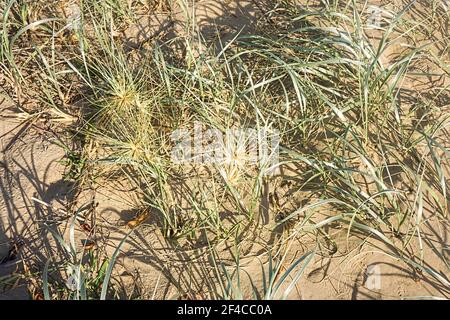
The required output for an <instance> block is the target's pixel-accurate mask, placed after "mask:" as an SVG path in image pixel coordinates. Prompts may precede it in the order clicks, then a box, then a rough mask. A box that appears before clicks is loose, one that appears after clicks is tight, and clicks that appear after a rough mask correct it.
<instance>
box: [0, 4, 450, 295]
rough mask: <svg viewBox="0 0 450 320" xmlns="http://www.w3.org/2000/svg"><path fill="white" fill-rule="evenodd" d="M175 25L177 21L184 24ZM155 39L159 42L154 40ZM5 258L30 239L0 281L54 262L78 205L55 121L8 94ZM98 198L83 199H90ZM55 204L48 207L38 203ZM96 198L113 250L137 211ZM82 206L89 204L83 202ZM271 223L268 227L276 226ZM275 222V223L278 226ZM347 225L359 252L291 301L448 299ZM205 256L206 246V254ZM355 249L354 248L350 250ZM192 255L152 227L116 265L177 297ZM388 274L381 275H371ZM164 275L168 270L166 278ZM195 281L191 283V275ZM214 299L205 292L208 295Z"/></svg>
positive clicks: (19, 290)
mask: <svg viewBox="0 0 450 320" xmlns="http://www.w3.org/2000/svg"><path fill="white" fill-rule="evenodd" d="M202 3H203V5H201V6H199V7H198V9H197V11H196V17H197V19H198V21H199V22H200V25H201V26H204V28H205V34H206V35H207V34H208V32H209V31H210V29H209V28H210V26H211V22H214V23H216V24H217V25H219V26H220V28H221V30H222V32H223V33H224V34H225V35H226V34H231V32H230V31H231V30H234V31H236V30H240V29H242V28H245V27H247V28H249V27H250V22H251V20H252V19H255V16H258V10H259V8H258V7H257V6H255V5H254V4H253V2H252V1H239V3H238V5H236V2H235V1H225V2H223V3H221V4H218V2H217V1H203V2H202ZM175 25H176V23H175ZM176 30H177V29H176V27H175V28H174V27H173V24H172V23H171V22H170V21H169V20H167V17H166V16H165V15H154V16H152V17H143V18H142V20H141V21H140V22H139V23H138V24H136V25H135V26H134V27H132V28H130V29H129V30H127V31H126V32H125V36H126V37H127V39H128V40H129V42H128V43H129V45H130V47H134V46H135V45H136V43H138V42H140V41H142V40H145V39H147V38H148V37H149V35H153V34H155V35H156V34H159V33H161V32H167V33H170V32H176ZM150 37H151V36H150ZM0 114H1V118H0V148H1V151H2V152H1V158H0V190H1V195H2V197H1V198H0V257H1V256H5V255H6V254H7V253H8V248H9V243H10V241H11V240H13V239H15V240H17V239H19V238H20V239H23V241H24V243H25V244H24V245H23V248H22V249H21V251H20V254H19V256H18V258H17V259H16V260H14V261H10V262H7V263H6V264H1V265H0V277H4V276H8V275H11V274H14V273H15V272H22V271H23V266H22V263H21V261H26V260H27V259H32V260H33V263H34V264H36V265H42V264H44V263H45V261H46V259H47V257H48V256H50V255H51V254H52V253H54V250H57V249H55V248H54V246H53V245H52V244H51V243H52V241H51V237H50V236H49V234H48V232H46V231H45V228H44V227H43V224H44V223H45V221H50V220H52V219H54V217H55V216H56V217H58V216H59V215H60V214H61V213H60V212H59V211H58V208H64V207H66V204H67V202H68V201H69V200H71V196H72V195H71V192H70V190H71V186H70V185H69V184H68V183H66V182H64V181H63V179H62V173H63V165H62V164H60V163H59V161H60V160H61V159H62V158H63V156H64V152H63V150H61V148H60V147H58V146H57V145H55V144H54V143H53V138H52V135H51V134H49V131H48V130H47V129H48V128H49V124H48V123H45V122H42V121H39V122H32V121H28V122H21V121H20V119H19V118H18V116H17V110H16V108H15V107H14V105H12V104H11V103H10V102H9V101H8V100H6V99H2V98H1V97H0ZM90 196H91V195H90V194H89V193H86V194H83V195H82V197H85V198H89V197H90ZM33 198H34V199H38V200H41V201H43V202H45V203H48V204H50V205H51V206H52V208H51V209H49V208H45V206H43V205H42V204H40V203H39V202H36V201H35V200H34V199H33ZM95 201H97V202H98V203H99V206H98V207H97V214H98V218H100V221H103V223H104V225H105V226H106V225H110V226H114V229H112V230H113V231H111V232H110V233H109V236H108V239H107V240H105V246H106V248H107V249H108V251H110V252H111V251H112V248H113V247H114V244H116V243H117V242H118V241H120V239H121V238H122V236H123V234H124V233H125V232H126V230H125V229H124V228H123V227H121V226H123V225H124V224H125V223H126V221H127V220H129V219H130V217H131V216H132V212H133V210H132V209H133V199H128V198H127V195H126V193H123V192H122V193H121V192H117V193H111V192H106V191H102V190H101V189H99V190H97V192H96V194H95ZM79 202H80V203H81V202H82V200H79ZM425 214H426V215H429V217H430V219H431V220H430V224H429V226H428V231H429V235H430V239H431V240H430V242H429V243H428V242H427V243H425V249H424V252H425V256H424V261H425V263H426V264H428V265H430V266H433V268H434V269H435V270H437V271H439V272H440V273H441V274H442V275H443V276H449V272H448V268H447V266H446V265H445V264H444V263H443V261H441V260H440V259H439V258H438V256H437V255H436V253H435V249H434V247H442V246H447V245H448V236H449V230H445V229H442V228H440V227H439V228H438V227H436V226H438V224H436V223H435V221H433V219H432V212H427V213H425ZM270 223H271V222H268V227H270ZM272 223H273V222H272ZM346 231H347V230H346V229H337V230H334V231H333V233H334V234H335V241H337V242H339V246H338V247H339V248H346V249H347V246H348V248H349V250H350V252H351V253H350V254H345V255H344V252H342V253H341V252H337V253H336V254H334V255H332V256H329V257H326V256H324V257H315V259H314V263H312V264H311V265H310V266H309V268H308V270H307V273H306V276H305V277H304V278H303V279H302V280H301V281H300V282H299V284H298V285H297V290H296V292H294V293H293V294H292V295H291V297H290V298H292V299H395V298H408V297H418V296H438V297H449V296H450V291H449V290H450V288H445V287H442V286H441V285H439V284H438V283H437V282H436V281H434V280H433V279H431V278H430V277H429V276H427V275H425V274H422V273H419V272H418V271H416V270H411V268H410V267H408V266H407V265H406V264H405V263H403V262H401V261H398V260H396V259H393V258H391V257H389V256H387V255H386V254H385V253H383V252H384V251H386V250H388V249H386V247H385V245H384V244H383V243H381V242H378V241H376V240H370V241H367V242H365V241H363V240H362V238H360V237H356V236H355V237H354V239H353V238H352V239H353V240H351V241H350V242H349V243H346ZM304 247H305V244H304V243H298V245H297V247H295V246H294V248H293V250H292V252H293V253H292V256H293V257H294V256H295V255H296V254H298V253H302V252H304ZM260 249H261V248H260V247H259V248H258V246H254V245H250V244H249V250H248V251H249V254H248V256H247V257H245V258H244V261H243V265H244V266H245V270H247V271H248V272H249V273H251V274H255V273H260V272H259V270H260V265H259V262H258V260H257V259H256V256H257V255H258V253H259V251H260ZM201 251H202V250H201V249H199V250H198V252H201ZM347 253H348V251H347ZM189 263H190V258H188V256H187V255H186V254H183V253H181V252H180V251H179V250H176V249H174V248H171V247H170V246H169V245H168V243H166V242H165V241H164V240H163V237H162V236H161V234H160V232H159V230H157V228H154V227H152V226H151V225H150V226H148V227H144V228H142V229H139V231H137V232H136V234H135V235H134V236H133V237H132V238H130V240H129V241H128V242H127V244H126V245H125V246H124V248H123V254H121V255H120V257H119V259H118V263H117V268H116V274H117V275H120V277H118V278H116V279H120V280H118V281H121V282H122V286H123V287H124V296H134V295H137V294H139V292H144V293H145V294H146V295H147V297H152V296H154V297H156V298H162V297H173V296H174V295H175V294H176V290H175V288H174V287H173V286H172V285H171V284H170V281H168V280H167V277H168V276H169V279H170V278H174V279H177V280H181V281H185V283H187V282H188V281H190V280H189V279H185V278H184V277H185V269H186V268H189V266H190V264H189ZM210 272H211V270H197V273H198V274H199V275H200V278H202V279H203V280H199V279H197V280H195V281H193V282H192V283H191V285H192V286H196V287H197V288H198V289H199V290H200V291H202V290H203V291H204V292H205V293H206V292H207V291H208V288H209V286H210V281H208V278H210V276H211V273H210ZM374 273H378V274H380V277H379V278H376V280H374V278H372V276H371V275H372V274H374ZM161 274H164V276H163V277H161ZM191 281H192V279H191ZM205 295H206V294H205ZM17 298H29V294H28V293H27V290H26V288H25V285H24V282H22V281H17V283H9V284H8V285H7V286H4V287H3V288H2V287H1V286H0V299H17Z"/></svg>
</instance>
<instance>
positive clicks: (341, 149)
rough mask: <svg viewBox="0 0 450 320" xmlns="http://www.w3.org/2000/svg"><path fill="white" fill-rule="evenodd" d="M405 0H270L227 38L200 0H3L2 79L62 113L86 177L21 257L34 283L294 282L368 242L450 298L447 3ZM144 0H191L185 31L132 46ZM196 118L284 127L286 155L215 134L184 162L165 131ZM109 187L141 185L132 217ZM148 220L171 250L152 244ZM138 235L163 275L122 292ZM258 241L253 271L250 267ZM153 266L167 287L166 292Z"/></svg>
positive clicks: (103, 288)
mask: <svg viewBox="0 0 450 320" xmlns="http://www.w3.org/2000/svg"><path fill="white" fill-rule="evenodd" d="M66 2H67V3H66ZM401 2H402V1H398V2H395V3H397V4H401V6H400V5H399V6H397V7H394V5H393V7H392V8H391V9H389V10H387V9H386V11H384V12H382V15H381V16H380V19H379V24H378V25H377V26H375V27H373V26H371V27H368V26H367V21H368V19H371V17H369V16H368V14H367V12H368V11H367V8H368V6H369V3H367V2H363V1H362V2H356V1H352V0H343V1H318V2H317V4H309V5H307V4H306V3H304V2H303V1H281V0H279V1H272V2H271V4H270V5H269V4H266V3H263V4H261V5H264V6H265V9H266V10H264V12H263V13H262V14H260V16H258V19H256V18H255V21H254V23H253V25H252V26H251V28H250V27H249V28H246V29H242V30H236V31H235V32H234V33H232V34H231V33H229V34H228V36H227V37H225V36H224V35H223V33H222V32H221V31H220V30H219V29H218V28H215V32H214V36H206V35H205V31H204V29H202V28H201V27H200V26H199V24H198V20H197V19H196V16H195V15H194V14H193V12H194V11H193V10H192V6H195V5H197V4H195V3H191V2H188V1H182V0H180V1H159V2H158V1H112V0H111V1H76V2H73V3H72V7H71V8H72V9H70V10H71V12H68V10H69V9H68V8H70V6H69V1H57V2H55V4H53V3H51V1H26V0H0V8H2V11H3V12H2V17H1V20H0V22H1V31H0V32H1V39H2V40H1V47H0V70H1V72H0V77H1V78H0V81H1V82H2V86H3V89H2V93H1V94H4V95H6V96H8V97H10V98H11V100H12V101H14V102H15V105H16V106H17V110H18V113H19V112H20V116H21V117H22V118H23V119H24V120H23V121H27V122H30V123H36V122H39V121H43V120H45V121H47V122H48V123H50V124H51V132H52V134H53V135H52V141H54V143H56V144H57V145H58V146H60V147H61V148H62V149H63V150H64V152H65V154H66V156H65V158H64V159H63V163H64V164H65V166H66V172H65V173H64V177H65V179H66V180H69V181H70V182H72V183H73V186H74V187H73V189H74V194H75V199H72V200H71V201H70V203H67V204H66V208H65V210H66V211H65V213H66V214H65V215H64V219H61V220H58V221H53V220H52V221H46V222H45V223H44V224H41V225H40V226H39V228H40V230H43V231H42V232H43V234H46V232H50V233H51V234H52V235H53V239H55V240H56V241H53V240H49V243H52V244H51V245H52V246H56V247H58V248H60V249H61V250H59V251H55V252H57V253H53V254H52V256H48V257H47V258H48V261H45V262H44V261H40V262H38V263H36V264H35V263H33V266H32V267H30V266H29V267H28V269H27V270H30V268H31V269H33V272H29V273H28V276H26V277H23V279H24V280H25V281H28V283H29V286H32V287H33V288H34V289H31V291H33V290H37V291H39V290H40V289H38V288H42V295H43V297H44V298H45V299H68V298H75V299H98V298H102V299H105V298H107V297H109V298H130V297H132V298H160V299H161V298H163V299H168V298H187V299H197V298H222V299H242V298H244V299H286V298H289V297H292V296H295V290H294V289H296V288H297V289H298V286H300V282H299V281H300V279H301V277H302V276H305V275H304V272H305V270H306V268H308V267H310V265H311V264H312V261H318V260H320V259H322V258H328V257H333V256H334V255H336V254H337V252H339V254H340V255H341V256H344V257H345V256H347V255H348V256H349V257H350V253H351V252H352V250H353V249H351V247H352V246H351V245H350V243H355V242H356V243H357V244H356V245H353V247H352V248H360V246H362V245H364V244H365V243H367V242H372V241H375V243H376V244H375V246H376V247H377V248H378V249H377V252H381V254H383V255H384V256H386V257H388V258H390V259H392V261H393V262H395V263H400V264H402V266H403V267H404V268H408V269H410V270H412V271H413V272H419V273H421V274H423V275H424V276H425V277H427V279H431V280H430V281H432V282H433V283H435V285H436V286H437V288H438V291H439V292H440V296H439V297H448V295H449V294H450V280H449V279H448V275H449V267H450V266H449V261H448V250H449V249H448V243H446V240H445V239H447V238H446V236H440V235H441V234H448V226H449V219H448V218H449V216H448V199H449V192H448V186H447V182H448V177H449V175H448V168H449V167H448V157H449V155H450V153H449V145H448V136H449V135H448V128H447V127H448V124H449V115H450V114H449V112H448V111H449V107H450V105H449V101H450V100H449V94H450V89H449V85H450V81H449V80H450V76H449V70H450V69H449V61H450V59H449V38H448V23H449V11H448V8H446V7H445V5H443V4H442V3H441V1H437V0H435V1H433V5H432V6H426V7H423V6H422V5H421V3H420V1H411V2H409V3H401ZM418 8H420V10H419V9H418ZM70 10H69V11H70ZM74 10H75V12H74ZM77 10H78V11H77ZM149 10H151V12H153V10H157V12H162V14H164V15H165V16H167V19H169V20H173V21H175V20H177V17H178V16H179V15H181V16H183V18H182V19H181V22H180V21H177V23H174V24H171V25H175V27H174V28H176V27H177V28H178V29H175V30H176V32H174V34H176V35H173V36H171V35H167V34H166V33H165V32H162V33H156V34H155V35H148V37H147V38H146V39H145V40H143V41H142V42H141V43H139V44H138V45H137V46H136V45H134V46H130V45H129V41H128V40H127V38H126V36H125V35H126V32H125V30H127V29H128V28H129V27H130V26H131V25H133V24H135V23H136V21H138V19H139V14H140V13H144V12H149ZM416 10H419V11H420V12H422V15H421V16H420V17H421V19H420V20H419V19H417V18H412V14H414V13H415V12H416ZM177 15H178V16H177ZM230 34H231V36H230ZM199 128H200V129H201V130H203V131H205V130H208V129H214V130H216V131H215V132H220V133H222V134H224V135H226V134H227V132H229V131H230V130H233V129H236V128H237V129H249V128H250V129H251V130H253V131H251V132H253V133H254V134H255V135H254V136H252V137H250V136H248V137H246V138H245V139H251V138H254V139H256V140H255V141H256V142H257V146H258V148H257V149H256V150H254V151H255V154H256V155H257V156H260V155H261V153H262V152H264V151H263V150H262V149H261V145H262V144H263V143H264V141H263V139H264V138H262V137H267V135H268V136H269V137H274V136H277V137H278V138H279V144H276V145H272V146H271V147H270V148H269V153H271V152H272V153H274V152H276V151H277V152H279V161H278V162H276V163H274V162H270V161H257V162H251V161H249V159H248V150H246V149H245V148H244V149H240V147H239V143H237V144H234V145H232V146H231V147H230V146H229V145H226V144H225V145H224V144H219V145H215V148H216V149H215V150H216V151H217V150H219V151H221V152H223V154H224V157H223V158H221V160H220V161H218V162H212V163H206V164H205V163H202V161H198V160H199V159H200V160H201V159H208V158H207V157H208V156H209V154H208V153H207V152H205V153H196V150H197V149H195V150H194V155H193V156H194V157H193V159H194V160H193V161H190V162H188V163H175V162H174V161H173V150H174V148H175V147H176V143H177V141H176V139H174V138H173V137H174V136H173V133H174V132H176V131H177V130H178V131H180V130H184V131H183V132H187V134H188V135H191V134H193V133H194V132H195V131H196V130H198V129H199ZM208 138H210V139H212V140H213V141H214V137H208ZM245 139H244V140H245ZM210 142H211V141H208V143H210ZM244 142H248V141H247V140H245V141H244ZM217 148H218V149H217ZM202 150H203V149H202ZM259 159H261V158H259ZM203 162H204V161H203ZM99 194H113V195H115V197H116V198H118V199H121V200H123V202H125V201H127V199H131V200H130V202H132V205H131V206H130V210H131V211H130V212H129V213H128V218H126V219H125V220H126V221H128V222H127V223H122V224H120V223H119V224H115V223H113V222H111V221H110V219H111V218H109V217H108V212H107V211H106V212H103V213H100V212H98V210H97V206H102V205H106V203H101V201H100V200H97V198H96V196H97V195H99ZM86 197H90V198H91V199H92V201H91V202H89V205H88V206H80V205H79V203H80V201H83V200H82V199H85V198H86ZM38 200H39V199H38ZM106 201H107V200H106ZM38 205H39V206H41V207H44V208H45V210H49V208H50V207H51V206H50V205H49V204H46V203H45V202H44V201H40V202H39V204H38ZM108 205H109V204H108ZM127 205H128V204H127ZM45 230H47V231H45ZM435 230H439V231H435ZM133 231H135V232H133ZM145 234H152V235H153V237H156V238H157V239H158V241H161V242H162V243H165V245H164V247H165V250H167V251H166V252H165V253H164V254H162V253H161V252H157V251H154V250H153V249H148V247H147V246H148V244H147V240H146V239H145V236H144V235H145ZM337 234H340V235H342V234H344V238H345V241H344V242H341V243H339V244H337V242H336V239H335V237H337ZM80 237H81V238H80ZM85 238H86V239H85ZM50 239H51V238H50ZM122 239H123V240H122ZM439 239H440V240H439ZM80 240H82V243H81V247H80V244H79V241H80ZM247 243H250V244H251V245H257V246H258V248H260V249H258V254H255V251H254V250H251V249H249V247H248V246H247V245H246V244H247ZM127 246H128V247H127ZM111 247H113V248H116V249H115V250H114V251H113V252H112V251H111ZM125 247H127V248H128V249H124V248H125ZM144 247H147V249H144ZM230 248H231V249H230ZM426 248H427V249H426ZM430 248H431V249H430ZM127 250H131V251H132V252H133V255H139V252H144V251H145V252H146V254H148V252H150V253H151V254H154V255H155V256H154V257H153V258H152V259H153V260H154V261H155V262H152V265H153V266H154V267H155V268H156V269H157V270H159V271H160V273H161V276H160V277H159V278H158V281H157V282H156V283H154V284H153V285H155V287H154V290H153V291H151V292H143V291H142V290H140V291H137V293H136V292H133V293H132V294H129V293H126V294H125V296H124V294H123V292H122V291H123V290H125V289H123V288H120V287H121V285H120V284H121V283H122V282H121V280H120V277H121V276H120V275H119V274H115V273H114V269H113V267H114V265H115V263H116V260H117V259H118V257H119V256H120V255H121V252H123V253H124V254H126V252H127ZM261 252H262V253H261ZM429 254H433V255H435V256H436V257H437V260H438V261H439V263H442V264H443V265H445V266H446V269H445V270H443V269H442V268H441V267H437V266H434V265H432V264H430V263H428V261H427V259H426V258H425V256H427V255H429ZM176 256H180V257H182V259H181V260H182V262H180V263H183V264H182V265H183V266H184V267H183V268H182V269H183V270H182V271H181V272H180V273H176V272H174V271H173V270H177V269H176V267H173V268H174V269H173V270H170V268H171V267H172V266H173V265H172V262H174V261H175V259H172V258H173V257H176ZM256 256H257V258H254V259H255V261H258V264H257V267H256V268H255V270H257V271H256V272H248V271H246V270H245V268H242V265H241V260H242V258H244V257H250V258H251V257H256ZM288 257H289V259H288ZM171 259H172V260H171ZM153 260H152V261H153ZM289 260H290V261H289ZM176 261H178V260H176ZM227 261H228V262H227ZM169 262H170V263H169ZM167 263H169V265H167ZM174 263H175V262H174ZM31 274H32V275H33V276H31ZM30 277H31V278H33V280H32V281H31V280H30ZM70 277H71V278H70ZM161 277H162V278H163V279H165V281H167V282H168V283H169V286H170V287H172V288H174V290H175V291H176V292H175V293H173V292H172V294H167V291H166V294H165V295H161V294H160V292H159V291H158V285H159V284H160V281H161ZM68 278H70V279H73V280H74V283H75V286H71V285H67V282H65V281H67V279H68ZM202 278H203V279H202ZM205 278H207V279H206V280H205ZM200 279H202V281H203V282H204V284H200V282H201V281H200ZM110 280H111V281H110ZM201 286H203V287H205V286H206V287H207V289H208V290H202V289H201V288H200V287H201ZM125 291H126V290H125ZM393 295H394V294H393ZM296 297H298V296H296Z"/></svg>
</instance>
